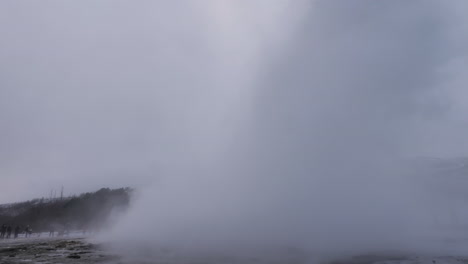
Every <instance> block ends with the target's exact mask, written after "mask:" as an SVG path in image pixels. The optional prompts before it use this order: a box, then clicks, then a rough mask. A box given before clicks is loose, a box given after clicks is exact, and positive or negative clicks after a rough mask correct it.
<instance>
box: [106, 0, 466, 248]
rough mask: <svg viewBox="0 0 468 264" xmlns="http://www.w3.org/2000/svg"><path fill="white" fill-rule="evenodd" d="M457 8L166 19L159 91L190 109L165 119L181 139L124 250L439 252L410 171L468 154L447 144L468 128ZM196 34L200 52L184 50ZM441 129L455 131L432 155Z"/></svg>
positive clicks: (265, 6) (220, 4)
mask: <svg viewBox="0 0 468 264" xmlns="http://www.w3.org/2000/svg"><path fill="white" fill-rule="evenodd" d="M455 2H456V1H455ZM457 3H460V2H457ZM460 4H462V3H460ZM462 5H463V4H462ZM165 8H168V9H167V13H169V14H170V13H171V12H172V11H173V10H171V9H170V7H165ZM456 10H457V8H455V3H448V2H444V3H441V2H436V1H425V2H423V1H414V2H406V1H385V2H384V1H382V2H375V1H359V2H354V1H353V2H350V1H311V2H299V1H287V0H285V1H249V2H248V3H247V2H243V1H212V2H210V1H208V2H203V3H199V4H195V5H194V6H193V8H192V11H191V12H190V14H188V16H185V17H184V21H185V22H186V23H184V25H183V26H181V25H178V21H177V20H174V19H170V18H168V19H169V21H170V22H169V24H170V25H171V26H170V29H171V30H170V31H171V32H173V34H174V35H172V36H173V37H174V39H173V40H169V41H168V43H166V44H167V45H169V46H170V47H171V52H172V53H171V55H172V56H168V57H167V58H168V60H169V61H168V62H167V63H169V64H171V63H173V62H174V61H176V63H175V64H174V65H173V67H174V68H173V69H172V70H173V71H175V73H172V74H171V76H173V77H174V78H175V80H173V82H168V83H167V86H166V87H165V88H164V89H165V90H167V91H168V92H169V91H172V90H174V89H176V90H178V92H179V95H181V96H184V101H183V104H180V105H179V104H177V106H174V103H175V102H174V101H172V100H171V98H168V99H169V101H168V102H169V103H168V104H167V108H164V107H163V108H162V109H163V111H164V113H165V116H164V117H165V118H166V119H167V122H169V123H165V122H162V123H161V126H163V127H165V128H163V129H166V128H167V127H169V128H171V129H172V130H171V131H172V133H170V134H168V135H167V137H168V138H169V139H170V142H171V144H168V145H166V146H165V147H166V148H165V150H166V151H167V152H162V153H163V154H167V155H162V156H161V157H162V158H161V164H160V166H161V171H162V173H161V174H160V178H159V180H158V181H156V182H155V183H154V185H153V186H151V187H148V188H147V189H145V190H143V192H142V194H141V197H140V198H139V199H138V200H137V201H136V203H135V206H134V207H133V208H132V210H131V212H130V213H129V215H128V216H127V217H126V218H125V219H124V220H123V221H122V222H121V223H120V224H119V225H118V226H117V227H116V230H118V231H119V232H117V234H115V235H114V236H113V238H114V239H116V240H118V239H121V238H122V237H121V236H120V235H124V236H125V241H128V240H132V241H151V244H152V245H155V247H158V246H174V247H179V248H183V249H187V248H189V249H204V250H215V249H226V248H238V247H242V246H243V247H244V248H255V247H258V248H263V247H281V246H285V247H287V246H293V247H300V248H303V249H305V250H308V251H311V252H322V253H324V252H326V253H330V252H338V253H343V252H366V251H372V250H417V249H419V250H421V249H426V250H431V249H435V248H436V247H437V246H436V245H438V244H437V241H438V239H439V238H438V237H436V232H432V231H433V215H432V214H431V205H430V204H428V202H427V200H426V199H425V197H427V196H426V195H427V193H426V192H425V191H424V190H421V188H420V182H418V181H416V180H414V178H410V177H408V176H407V175H406V173H405V171H404V168H403V166H401V164H400V162H401V161H402V160H403V159H405V158H408V157H412V156H418V155H447V154H448V155H460V154H463V153H465V154H466V147H465V146H463V145H462V144H458V143H453V142H457V141H452V140H451V139H450V138H447V137H449V136H450V135H452V134H451V131H453V130H452V129H453V126H460V125H461V122H460V120H455V121H454V120H450V118H447V117H455V118H458V119H460V118H462V117H461V116H462V115H463V114H464V113H466V109H463V108H464V103H463V101H461V102H453V101H451V100H452V98H456V97H457V96H460V95H461V94H464V91H461V90H460V91H457V90H456V89H462V88H458V87H462V86H463V84H465V83H466V81H465V80H464V79H463V77H462V76H463V75H462V74H460V73H462V72H464V71H465V70H466V63H465V61H466V57H461V56H458V54H452V52H453V50H457V49H456V48H454V47H452V44H451V43H452V42H454V41H455V40H453V38H452V37H451V36H450V34H455V35H457V34H460V33H462V32H465V33H466V29H462V28H458V25H459V23H460V21H457V20H456V19H454V18H453V17H452V14H453V13H454V12H455V11H456ZM200 21H203V23H205V24H206V27H202V28H200V27H197V26H196V25H197V24H198V23H199V22H200ZM205 24H204V25H205ZM450 31H455V32H451V33H450V34H448V33H447V32H450ZM187 34H190V35H191V36H193V37H195V38H196V39H197V40H198V42H199V46H197V48H196V49H194V48H193V47H191V48H187V47H185V46H184V43H183V42H181V41H180V39H182V38H183V36H186V35H187ZM465 51H466V50H465ZM453 57H455V59H453ZM181 58H183V63H182V62H179V61H178V60H180V59H181ZM181 63H182V64H181ZM453 68H455V69H453ZM163 72H164V71H163ZM441 72H442V75H443V76H445V78H448V79H449V80H448V82H447V80H445V81H444V79H443V77H441V76H440V74H441ZM450 74H454V75H456V76H457V77H455V78H454V77H451V76H450ZM160 75H164V74H163V73H161V72H155V76H156V78H159V76H160ZM453 94H455V97H453ZM441 95H442V96H441ZM458 100H460V99H458ZM447 101H448V102H449V103H448V104H450V106H451V109H450V110H447V109H446V108H444V104H446V102H447ZM173 107H175V108H176V109H177V111H176V112H178V114H179V115H180V116H179V115H176V114H174V111H173V109H172V108H173ZM179 111H180V112H179ZM450 111H454V112H455V115H453V114H451V113H450ZM457 115H458V117H457ZM441 124H451V125H450V129H440V130H438V131H439V132H440V133H439V135H438V136H437V139H438V140H439V142H437V143H436V144H434V142H433V139H432V138H429V135H434V133H437V130H435V129H434V128H435V127H437V126H439V125H441ZM463 131H466V128H464V129H463ZM459 135H460V136H461V134H459ZM440 146H444V147H443V148H441V147H440ZM129 228H130V229H132V230H133V231H134V233H133V234H131V235H129V234H123V233H121V232H120V231H121V230H125V229H129ZM422 241H426V242H425V243H422ZM241 245H242V246H241Z"/></svg>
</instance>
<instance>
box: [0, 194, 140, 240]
mask: <svg viewBox="0 0 468 264" xmlns="http://www.w3.org/2000/svg"><path fill="white" fill-rule="evenodd" d="M132 192H133V190H132V189H130V188H120V189H109V188H102V189H100V190H98V191H96V192H88V193H83V194H81V195H78V196H71V197H64V198H58V199H44V198H42V199H34V200H30V201H26V202H20V203H14V204H8V205H1V206H0V225H1V224H6V225H15V226H16V225H19V226H30V227H31V228H32V229H33V230H34V232H47V231H50V230H51V229H54V230H57V231H59V230H85V231H97V230H100V229H102V228H105V227H106V226H107V225H108V224H109V223H110V221H111V220H112V219H113V218H115V217H118V216H119V215H120V214H121V213H123V212H125V210H126V209H127V208H128V207H129V204H130V199H131V194H132Z"/></svg>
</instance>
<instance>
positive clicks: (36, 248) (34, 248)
mask: <svg viewBox="0 0 468 264" xmlns="http://www.w3.org/2000/svg"><path fill="white" fill-rule="evenodd" d="M0 263H2V264H17V263H35V264H53V263H88V264H92V263H118V257H117V256H113V255H111V254H108V253H106V252H105V251H103V250H102V249H101V247H100V246H98V245H94V244H91V243H89V242H87V241H86V240H85V239H84V238H37V237H35V238H27V239H26V238H20V239H16V240H13V239H9V240H3V241H1V242H0Z"/></svg>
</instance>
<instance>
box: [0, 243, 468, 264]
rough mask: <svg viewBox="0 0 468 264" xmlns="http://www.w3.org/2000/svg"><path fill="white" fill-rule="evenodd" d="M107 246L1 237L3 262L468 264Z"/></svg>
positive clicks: (461, 262) (463, 262) (467, 260)
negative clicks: (145, 253) (135, 254)
mask: <svg viewBox="0 0 468 264" xmlns="http://www.w3.org/2000/svg"><path fill="white" fill-rule="evenodd" d="M104 248H105V247H104V246H102V245H99V244H96V243H92V242H90V240H89V239H87V238H84V237H79V236H72V237H62V238H49V237H47V236H42V237H32V238H19V239H5V240H0V263H2V264H19V263H22V264H24V263H34V264H58V263H64V264H66V263H86V264H93V263H102V264H211V263H213V264H223V263H225V264H228V263H229V264H235V263H236V264H267V263H268V264H270V263H274V264H280V263H281V264H283V263H284V264H468V257H448V256H445V257H431V256H425V257H416V256H411V257H409V256H398V257H395V256H393V257H392V256H388V257H387V256H376V255H368V256H357V257H353V258H348V259H343V260H340V261H333V262H323V261H322V262H320V261H314V260H311V259H309V260H305V259H298V258H289V259H288V260H286V259H283V260H279V259H276V260H274V261H271V260H270V261H262V260H259V259H254V258H250V259H242V260H241V259H238V258H222V259H212V258H203V259H181V258H179V257H175V258H173V257H174V256H173V257H171V258H167V256H163V255H164V254H163V255H159V254H156V255H159V257H154V258H151V259H146V260H145V261H141V260H139V261H135V260H131V259H128V258H127V259H124V258H122V256H119V255H118V254H116V253H110V251H108V250H105V249H104Z"/></svg>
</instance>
